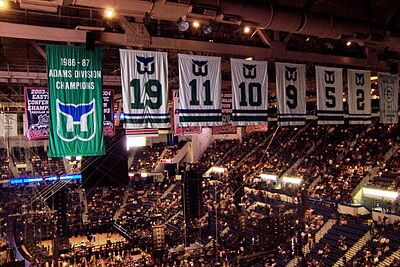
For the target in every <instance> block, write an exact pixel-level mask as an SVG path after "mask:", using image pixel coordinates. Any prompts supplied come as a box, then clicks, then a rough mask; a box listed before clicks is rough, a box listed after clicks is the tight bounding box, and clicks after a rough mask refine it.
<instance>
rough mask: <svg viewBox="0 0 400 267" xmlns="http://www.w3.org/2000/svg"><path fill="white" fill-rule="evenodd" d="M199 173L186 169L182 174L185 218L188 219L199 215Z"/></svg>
mask: <svg viewBox="0 0 400 267" xmlns="http://www.w3.org/2000/svg"><path fill="white" fill-rule="evenodd" d="M201 177H202V176H201V174H200V173H199V172H198V171H196V170H194V169H190V170H186V172H185V174H184V187H185V190H184V191H183V192H182V193H183V194H184V197H183V199H184V201H185V203H184V204H185V210H186V212H185V217H186V218H185V219H186V220H190V219H194V218H200V217H201V212H200V209H201V193H202V190H201Z"/></svg>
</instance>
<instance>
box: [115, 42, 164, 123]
mask: <svg viewBox="0 0 400 267" xmlns="http://www.w3.org/2000/svg"><path fill="white" fill-rule="evenodd" d="M120 56H121V83H122V97H123V102H124V113H125V128H126V129H159V128H169V127H170V113H169V110H168V80H167V79H168V61H167V53H159V52H151V51H136V50H126V49H120Z"/></svg>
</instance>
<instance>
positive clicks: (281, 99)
mask: <svg viewBox="0 0 400 267" xmlns="http://www.w3.org/2000/svg"><path fill="white" fill-rule="evenodd" d="M275 71H276V90H277V99H278V124H279V126H295V125H304V124H305V120H306V66H305V65H302V64H289V63H275Z"/></svg>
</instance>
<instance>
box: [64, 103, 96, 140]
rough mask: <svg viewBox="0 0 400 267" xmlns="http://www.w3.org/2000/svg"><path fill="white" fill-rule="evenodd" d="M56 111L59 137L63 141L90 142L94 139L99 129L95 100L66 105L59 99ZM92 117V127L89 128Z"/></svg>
mask: <svg viewBox="0 0 400 267" xmlns="http://www.w3.org/2000/svg"><path fill="white" fill-rule="evenodd" d="M56 109H57V135H58V137H60V139H61V140H63V141H65V142H72V141H75V140H80V141H89V140H91V139H93V138H94V136H95V135H96V127H97V122H96V101H95V99H93V100H92V101H90V102H89V103H85V104H65V103H62V102H61V101H60V100H58V99H57V100H56ZM91 115H92V116H91ZM90 116H91V117H92V119H91V120H90V121H91V125H92V127H89V125H90V124H89V123H88V121H89V118H90ZM91 131H93V132H91Z"/></svg>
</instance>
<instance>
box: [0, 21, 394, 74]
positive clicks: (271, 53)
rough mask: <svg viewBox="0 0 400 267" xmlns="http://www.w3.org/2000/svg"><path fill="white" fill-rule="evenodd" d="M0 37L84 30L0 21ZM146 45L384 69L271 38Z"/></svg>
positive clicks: (50, 37)
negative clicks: (258, 43)
mask: <svg viewBox="0 0 400 267" xmlns="http://www.w3.org/2000/svg"><path fill="white" fill-rule="evenodd" d="M0 36H2V37H8V38H18V39H30V40H41V41H55V42H66V43H85V42H86V32H84V31H79V30H72V29H63V28H53V27H42V26H33V25H25V24H16V23H8V22H0ZM99 42H101V43H105V44H114V45H123V46H127V45H129V43H128V42H127V41H126V36H125V34H122V33H109V32H102V33H100V39H99ZM150 48H160V49H166V50H168V49H171V50H181V51H195V52H208V53H214V54H220V55H232V56H240V57H251V56H253V57H256V58H257V59H266V60H270V59H273V60H285V61H300V62H313V63H319V64H332V65H345V66H351V67H366V66H368V67H370V68H371V69H373V70H380V71H386V70H387V69H388V68H387V66H386V63H385V62H383V61H375V62H371V61H369V60H367V59H360V58H352V57H345V56H334V55H325V54H317V53H307V52H299V51H287V50H286V49H285V46H284V44H283V43H281V42H275V41H271V47H270V48H263V47H253V46H245V45H234V44H223V43H213V42H204V41H195V40H185V39H174V38H165V37H151V45H150Z"/></svg>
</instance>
